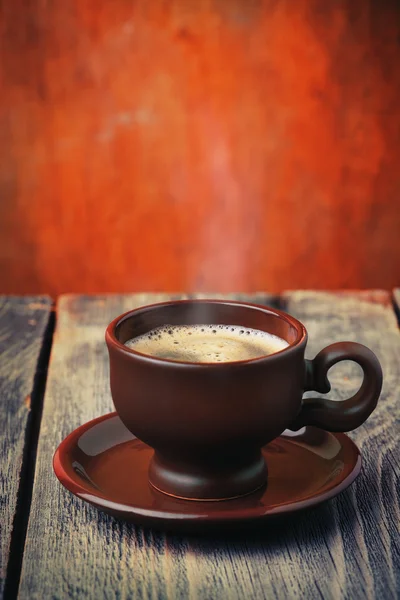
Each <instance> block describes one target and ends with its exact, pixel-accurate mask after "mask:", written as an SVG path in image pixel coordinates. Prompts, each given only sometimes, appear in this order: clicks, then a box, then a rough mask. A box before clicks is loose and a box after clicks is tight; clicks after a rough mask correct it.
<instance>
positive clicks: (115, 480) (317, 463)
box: [53, 413, 361, 530]
mask: <svg viewBox="0 0 400 600" xmlns="http://www.w3.org/2000/svg"><path fill="white" fill-rule="evenodd" d="M152 453H153V450H152V449H151V448H150V447H149V446H147V445H146V444H144V443H143V442H141V441H140V440H138V439H137V438H135V436H133V435H132V434H131V433H130V432H129V431H128V430H127V429H126V427H125V426H124V425H123V423H122V422H121V420H120V419H119V417H118V416H117V414H116V413H111V414H108V415H104V416H102V417H99V418H97V419H94V420H93V421H90V422H89V423H86V424H85V425H82V426H81V427H78V429H76V430H75V431H73V432H72V433H71V434H70V435H69V436H68V437H67V438H66V439H65V440H64V441H63V442H62V443H61V444H60V446H59V447H58V449H57V451H56V453H55V455H54V460H53V465H54V470H55V473H56V475H57V477H58V479H59V480H60V482H61V483H62V484H63V485H64V486H65V487H66V488H67V489H68V490H70V491H71V492H72V493H73V494H75V495H76V496H78V498H81V499H82V500H86V501H87V502H90V503H91V504H93V505H94V506H96V507H97V508H99V509H100V510H103V511H105V512H108V513H110V514H112V515H114V516H116V517H118V518H123V519H125V520H128V521H132V522H134V523H138V524H142V525H150V526H153V527H157V528H158V529H160V528H161V529H178V528H179V529H188V530H189V529H193V528H195V527H197V526H201V527H202V528H203V527H204V526H205V525H222V524H234V523H243V522H246V523H247V522H249V521H255V520H257V521H258V520H264V519H269V518H271V517H274V516H276V515H282V514H287V513H293V512H296V511H299V510H302V509H304V508H309V507H312V506H316V505H317V504H320V503H321V502H324V501H325V500H329V499H330V498H333V497H334V496H336V495H337V494H338V493H339V492H342V491H343V490H344V489H345V488H347V486H349V485H350V484H351V483H352V482H353V481H354V479H355V478H356V477H357V475H358V474H359V472H360V469H361V456H360V453H359V450H358V448H357V447H356V446H355V444H354V443H353V442H352V441H351V440H350V438H348V437H347V436H346V435H345V434H344V433H328V432H326V431H323V430H321V429H317V428H315V427H304V428H303V429H301V430H299V431H297V432H293V431H289V430H286V431H285V432H284V433H283V434H282V435H281V436H280V437H279V438H277V439H275V440H274V441H273V442H271V443H270V444H268V445H267V446H265V447H264V448H263V453H264V456H265V459H266V461H267V464H268V472H269V477H268V483H267V485H266V486H264V487H263V488H261V489H260V490H258V491H256V492H253V493H252V494H249V495H248V496H243V497H241V498H237V499H233V500H223V501H219V502H218V501H203V502H202V501H193V500H180V499H177V498H173V497H171V496H167V495H165V494H163V493H161V492H158V491H157V490H155V489H154V488H153V487H152V486H151V485H150V484H149V482H148V477H147V473H148V466H149V461H150V458H151V456H152Z"/></svg>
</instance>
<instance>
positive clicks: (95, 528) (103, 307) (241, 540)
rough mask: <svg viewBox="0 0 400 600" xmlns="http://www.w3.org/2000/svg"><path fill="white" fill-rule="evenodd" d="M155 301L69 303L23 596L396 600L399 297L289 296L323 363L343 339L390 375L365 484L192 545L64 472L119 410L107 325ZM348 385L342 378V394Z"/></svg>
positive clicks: (64, 301) (63, 312) (372, 426)
mask: <svg viewBox="0 0 400 600" xmlns="http://www.w3.org/2000/svg"><path fill="white" fill-rule="evenodd" d="M359 298H360V299H359ZM157 299H162V297H160V296H158V297H157ZM261 299H262V298H258V299H257V301H260V300H261ZM270 300H271V299H270V298H268V299H266V301H267V302H270ZM152 301H155V300H154V296H149V295H141V296H136V295H131V296H104V297H92V298H91V297H79V296H64V297H62V298H61V299H60V301H59V306H58V311H59V313H58V326H57V331H56V334H55V340H54V346H53V350H52V357H51V363H50V370H49V377H48V384H47V389H46V396H45V403H44V411H43V419H42V428H41V434H40V440H39V447H38V460H37V468H36V476H35V485H34V490H33V501H32V510H31V515H30V521H29V527H28V533H27V540H26V548H25V555H24V563H23V568H22V574H21V585H20V598H21V599H22V600H25V599H29V600H30V599H35V598H38V599H39V598H40V599H41V598H48V597H55V598H66V597H70V598H81V597H86V598H96V599H98V598H107V599H108V598H109V599H114V598H135V599H147V598H170V599H176V598H185V599H186V598H189V599H193V600H194V599H196V600H206V599H214V598H218V599H224V598H229V599H237V600H239V599H242V598H249V599H250V598H256V599H264V598H268V599H270V598H276V599H280V598H307V599H309V598H310V599H313V598H321V597H322V598H324V599H332V600H336V599H337V598H349V599H350V598H351V599H352V600H353V599H358V598H360V599H361V598H373V597H379V598H384V599H385V598H387V599H390V598H394V597H395V596H394V594H395V590H396V585H397V589H400V587H399V585H398V582H396V581H395V579H394V577H395V575H394V573H395V567H396V564H397V563H396V560H398V558H396V540H395V539H394V538H393V530H394V527H395V522H396V518H397V516H398V503H396V499H395V497H394V490H395V489H396V485H397V477H398V470H397V469H398V462H397V459H396V457H395V451H396V440H395V428H394V424H393V419H394V414H395V413H396V411H397V413H398V408H397V407H396V405H395V393H396V386H397V389H398V384H397V382H396V374H397V373H398V364H399V354H400V336H399V334H398V331H397V326H396V322H395V318H394V314H393V311H392V309H391V306H390V304H389V303H388V297H387V294H386V295H385V294H380V295H379V294H377V295H372V296H370V297H365V296H363V295H361V296H360V297H358V296H355V295H347V296H345V297H342V298H341V297H339V298H338V297H337V296H336V295H332V294H325V295H321V294H312V293H310V294H309V295H307V294H302V293H299V294H296V293H293V294H289V295H288V296H287V297H286V301H287V303H288V308H289V310H290V311H291V312H293V313H295V314H298V316H300V317H302V318H304V320H305V321H306V322H307V325H308V327H309V329H310V338H311V339H310V352H311V355H312V354H314V352H315V351H316V350H317V349H318V347H322V346H323V345H326V344H327V343H330V342H332V341H334V340H335V339H339V338H340V339H345V338H347V339H354V338H356V339H358V340H360V341H364V342H367V343H368V344H369V345H370V346H372V347H373V348H374V349H375V350H376V351H377V353H378V354H379V356H380V358H381V360H382V363H383V366H384V369H385V372H386V377H387V382H386V384H385V389H384V394H383V400H382V403H381V406H380V407H379V410H378V412H377V415H376V417H374V419H373V420H371V422H370V423H368V424H367V425H365V426H364V427H363V428H361V429H360V432H357V433H356V434H355V436H356V439H357V441H358V442H359V443H360V445H361V446H362V451H363V453H364V454H365V461H366V467H365V468H364V473H363V475H362V478H361V479H360V480H359V481H358V483H357V485H356V486H353V488H352V489H351V490H349V491H347V492H345V493H344V494H343V495H342V496H341V497H340V498H338V499H337V500H335V501H333V502H331V503H329V504H326V505H325V506H322V507H320V508H318V509H316V510H314V511H313V512H307V513H304V514H302V515H297V516H295V517H294V518H286V519H285V520H284V521H281V520H280V521H277V522H276V524H270V523H268V524H267V526H266V527H263V528H261V527H260V528H259V530H258V531H256V532H255V531H252V532H251V533H250V532H249V530H246V531H245V532H244V533H243V532H242V533H240V532H233V533H229V534H224V535H219V536H213V537H186V536H185V537H182V536H177V535H170V534H162V533H156V532H153V531H149V530H147V531H146V530H142V529H141V528H139V527H133V526H132V525H127V524H125V523H123V522H119V521H117V520H115V519H113V518H112V517H109V516H107V515H103V514H101V513H99V512H98V511H97V510H95V509H94V508H92V507H91V506H89V505H87V504H85V503H83V502H81V501H79V500H77V499H75V498H74V497H73V496H72V495H71V494H70V493H68V492H66V491H65V490H64V489H63V488H62V487H61V486H60V485H59V484H58V482H57V481H56V479H55V476H54V475H53V474H52V472H51V467H50V465H51V458H52V455H53V452H54V450H55V448H56V446H57V444H58V443H59V442H60V441H61V440H62V439H63V438H64V437H65V435H67V434H68V433H69V432H70V431H71V430H72V429H74V428H75V427H77V426H78V425H80V424H82V423H84V422H86V421H87V420H89V419H91V418H93V417H95V416H98V415H100V414H103V413H106V412H109V411H111V410H112V408H113V407H112V402H111V397H110V394H109V383H108V359H107V352H106V348H105V344H104V329H105V327H106V325H107V323H108V322H109V321H110V320H111V319H112V318H113V317H115V316H116V315H118V314H119V313H121V312H123V311H125V310H128V309H129V308H131V307H134V306H137V305H140V304H144V303H149V302H152ZM347 372H348V375H346V376H348V377H349V379H348V380H347V382H346V392H348V391H349V389H350V387H351V386H352V385H353V384H354V383H355V380H356V374H353V372H352V370H351V369H350V371H349V370H347ZM339 383H340V386H342V385H343V382H342V381H341V380H340V382H339V381H337V379H335V378H334V380H333V388H334V392H335V391H336V387H337V386H338V385H339ZM341 389H342V387H341ZM340 393H341V394H344V391H343V390H342V391H341V392H340ZM382 444H384V446H382ZM382 478H383V479H382ZM381 526H384V528H383V529H382V530H381V529H380V527H381ZM375 545H376V553H375V554H374V553H373V549H374V547H375ZM37 556H40V561H38V560H37ZM385 561H387V564H386V562H385ZM373 568H374V569H375V570H374V571H373V570H372V569H373ZM381 574H382V577H380V575H381ZM378 594H379V596H378Z"/></svg>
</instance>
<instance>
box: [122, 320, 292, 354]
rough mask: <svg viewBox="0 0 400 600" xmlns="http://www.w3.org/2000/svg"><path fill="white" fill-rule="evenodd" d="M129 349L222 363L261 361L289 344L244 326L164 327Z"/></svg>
mask: <svg viewBox="0 0 400 600" xmlns="http://www.w3.org/2000/svg"><path fill="white" fill-rule="evenodd" d="M125 345H126V346H127V347H128V348H132V349H133V350H136V351H137V352H141V353H142V354H148V355H150V356H155V357H158V358H166V359H169V360H175V361H178V362H193V363H218V362H234V361H238V360H249V359H253V358H259V357H261V356H266V355H269V354H273V353H275V352H279V351H280V350H283V349H284V348H287V346H288V345H289V344H288V343H287V342H286V341H285V340H283V339H281V338H280V337H278V336H276V335H273V334H272V333H267V332H266V331H260V330H258V329H250V328H247V327H241V326H240V325H164V326H163V327H159V328H157V329H153V330H152V331H149V332H147V333H144V334H143V335H140V336H138V337H135V338H132V339H131V340H128V341H127V342H125Z"/></svg>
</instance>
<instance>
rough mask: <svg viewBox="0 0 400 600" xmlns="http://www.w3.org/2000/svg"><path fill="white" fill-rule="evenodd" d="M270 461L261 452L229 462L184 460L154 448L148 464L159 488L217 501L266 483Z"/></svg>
mask: <svg viewBox="0 0 400 600" xmlns="http://www.w3.org/2000/svg"><path fill="white" fill-rule="evenodd" d="M267 479H268V469H267V464H266V462H265V460H264V458H263V456H262V454H261V452H260V453H257V455H256V456H254V455H253V456H252V457H249V458H247V459H246V458H243V457H241V458H240V463H239V464H238V463H237V461H234V462H232V463H231V462H228V461H221V460H219V461H218V460H215V461H214V462H211V461H210V462H207V464H199V463H197V464H183V463H182V462H180V461H179V462H177V461H171V460H168V459H166V458H165V457H164V456H161V455H160V454H159V453H157V452H155V453H154V455H153V458H152V460H151V462H150V465H149V482H150V484H151V486H152V487H153V488H155V489H156V490H157V491H158V492H161V493H163V494H166V495H167V496H172V497H174V498H179V499H181V500H195V501H208V502H216V501H223V500H233V499H234V498H240V497H242V496H247V495H248V494H251V493H253V492H255V491H257V490H259V489H260V488H261V487H263V486H264V485H265V484H266V483H267Z"/></svg>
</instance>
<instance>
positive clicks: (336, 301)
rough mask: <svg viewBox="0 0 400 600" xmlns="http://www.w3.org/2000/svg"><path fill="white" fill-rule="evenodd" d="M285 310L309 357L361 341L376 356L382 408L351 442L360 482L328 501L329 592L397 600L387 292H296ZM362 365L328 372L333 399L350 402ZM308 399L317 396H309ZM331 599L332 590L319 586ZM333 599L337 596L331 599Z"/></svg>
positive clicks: (399, 447)
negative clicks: (299, 327)
mask: <svg viewBox="0 0 400 600" xmlns="http://www.w3.org/2000/svg"><path fill="white" fill-rule="evenodd" d="M286 300H287V310H288V312H290V313H292V314H293V315H294V316H296V317H298V318H299V319H300V320H301V321H302V322H303V323H304V324H305V325H306V327H307V329H308V332H309V343H308V350H307V356H308V357H309V358H312V357H313V356H315V354H316V353H317V352H319V350H321V349H322V348H323V347H324V346H325V345H327V344H329V343H333V342H336V341H340V340H350V341H358V342H360V343H363V344H365V345H366V346H368V347H369V348H371V349H372V350H373V351H374V352H375V354H376V355H377V356H378V358H379V360H380V362H381V364H382V368H383V373H384V384H383V390H382V394H381V398H380V401H379V403H378V407H377V409H376V410H375V412H374V413H373V414H372V415H371V417H370V418H369V420H368V421H367V422H366V423H365V424H364V425H363V426H362V427H360V428H358V429H357V430H356V431H354V432H351V433H350V434H349V435H350V437H351V438H352V439H353V440H354V441H355V442H356V444H357V445H358V447H359V448H360V450H361V452H362V456H363V471H362V475H361V477H359V478H358V479H357V480H356V482H355V484H354V485H353V486H352V487H351V488H350V489H349V490H348V492H347V493H345V494H342V495H341V496H340V497H339V498H337V499H336V500H335V501H334V502H332V503H331V520H332V523H333V528H332V530H331V542H330V544H329V546H330V549H331V551H330V553H329V562H330V569H331V571H332V572H333V573H336V577H335V578H334V580H333V581H334V584H333V586H334V587H332V588H331V590H333V589H335V586H337V587H336V589H337V591H338V592H339V590H340V592H342V591H343V592H344V591H346V594H347V596H348V597H349V598H355V597H357V598H358V597H360V598H361V597H363V598H397V597H398V594H399V593H400V541H399V540H400V538H399V529H398V528H399V523H400V510H399V484H400V439H399V425H400V401H399V396H400V380H399V365H400V335H399V331H398V326H397V321H396V316H395V314H394V311H393V309H392V303H391V298H390V295H389V294H388V293H387V292H382V291H379V290H378V291H373V292H369V291H368V292H361V293H358V294H355V293H353V294H352V293H341V294H327V293H323V292H320V293H315V292H293V293H289V294H287V296H286ZM359 380H360V374H359V368H358V367H356V366H355V365H354V364H352V363H342V364H341V365H340V366H335V367H334V368H333V369H332V370H331V373H330V381H331V384H332V391H331V393H330V394H329V397H331V398H337V399H339V398H341V399H344V398H346V397H349V396H350V395H351V394H352V393H353V390H355V389H356V388H357V387H358V382H359ZM307 395H308V396H318V394H316V393H313V392H309V393H308V394H307ZM322 585H323V588H322V595H323V597H326V595H325V594H326V593H327V592H328V587H329V586H332V580H331V582H330V583H328V582H325V583H323V584H322ZM334 597H335V598H336V597H337V596H335V595H334Z"/></svg>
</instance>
